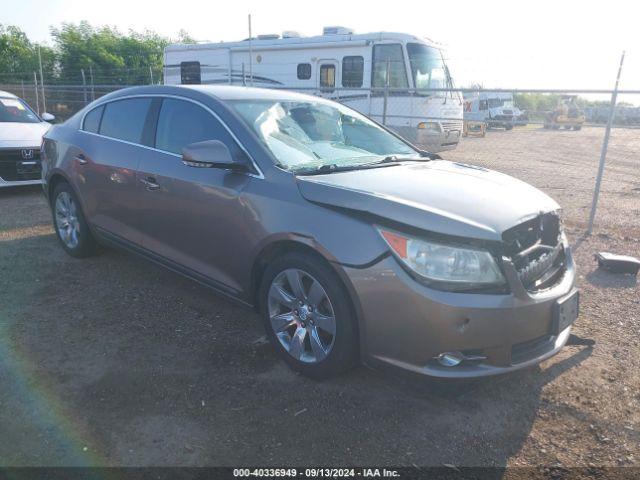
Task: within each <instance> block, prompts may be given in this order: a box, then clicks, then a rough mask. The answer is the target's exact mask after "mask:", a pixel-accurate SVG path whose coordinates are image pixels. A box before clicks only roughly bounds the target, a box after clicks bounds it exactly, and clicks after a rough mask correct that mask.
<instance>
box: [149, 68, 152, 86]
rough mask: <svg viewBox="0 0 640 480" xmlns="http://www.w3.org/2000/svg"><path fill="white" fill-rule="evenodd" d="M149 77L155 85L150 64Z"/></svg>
mask: <svg viewBox="0 0 640 480" xmlns="http://www.w3.org/2000/svg"><path fill="white" fill-rule="evenodd" d="M149 78H150V79H151V85H153V70H151V65H149Z"/></svg>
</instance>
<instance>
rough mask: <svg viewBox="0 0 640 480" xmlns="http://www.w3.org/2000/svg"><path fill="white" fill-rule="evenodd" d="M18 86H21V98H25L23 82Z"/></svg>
mask: <svg viewBox="0 0 640 480" xmlns="http://www.w3.org/2000/svg"><path fill="white" fill-rule="evenodd" d="M20 85H21V86H22V98H26V97H27V96H26V95H25V93H24V80H20Z"/></svg>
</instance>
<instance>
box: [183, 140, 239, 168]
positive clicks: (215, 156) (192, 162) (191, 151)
mask: <svg viewBox="0 0 640 480" xmlns="http://www.w3.org/2000/svg"><path fill="white" fill-rule="evenodd" d="M182 163H184V164H185V165H186V166H188V167H195V168H228V169H230V170H239V171H244V170H246V169H247V165H246V164H245V163H241V162H238V161H236V160H234V158H233V157H232V156H231V152H230V151H229V149H228V148H227V146H226V145H225V144H224V143H222V142H221V141H220V140H205V141H203V142H196V143H192V144H190V145H187V146H186V147H184V148H183V149H182Z"/></svg>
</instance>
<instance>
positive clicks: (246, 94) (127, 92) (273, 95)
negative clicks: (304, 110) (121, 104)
mask: <svg viewBox="0 0 640 480" xmlns="http://www.w3.org/2000/svg"><path fill="white" fill-rule="evenodd" d="M189 92H198V93H200V94H204V95H207V96H209V97H212V98H214V99H216V100H219V101H222V102H224V101H226V100H276V101H278V100H280V101H286V100H289V101H290V100H297V101H314V102H318V101H322V102H327V100H325V99H323V98H321V97H316V96H314V95H305V94H303V93H297V92H292V91H290V90H285V89H272V88H256V87H243V86H234V85H154V86H140V87H129V88H123V89H121V90H116V91H115V92H112V93H110V94H109V95H106V96H105V97H103V98H104V100H115V99H117V98H122V97H126V96H132V95H180V94H188V93H189ZM187 96H188V95H187Z"/></svg>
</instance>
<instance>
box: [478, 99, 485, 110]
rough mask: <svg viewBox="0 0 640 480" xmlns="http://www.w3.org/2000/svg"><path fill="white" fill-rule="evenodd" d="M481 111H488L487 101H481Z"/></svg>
mask: <svg viewBox="0 0 640 480" xmlns="http://www.w3.org/2000/svg"><path fill="white" fill-rule="evenodd" d="M478 109H479V110H486V109H487V101H486V100H480V106H479V107H478Z"/></svg>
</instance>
